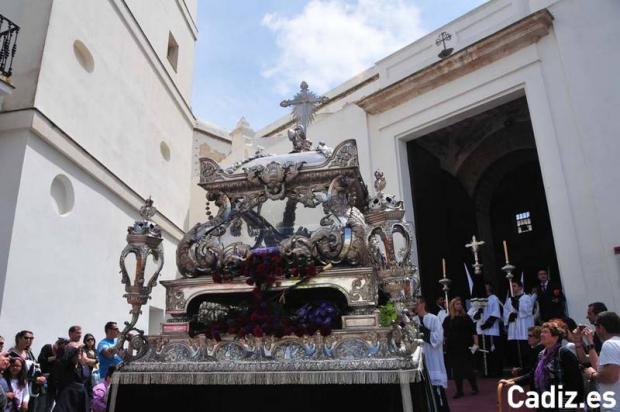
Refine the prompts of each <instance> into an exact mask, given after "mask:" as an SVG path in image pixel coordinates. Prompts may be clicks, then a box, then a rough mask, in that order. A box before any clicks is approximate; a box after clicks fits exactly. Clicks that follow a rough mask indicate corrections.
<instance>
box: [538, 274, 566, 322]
mask: <svg viewBox="0 0 620 412" xmlns="http://www.w3.org/2000/svg"><path fill="white" fill-rule="evenodd" d="M537 277H538V285H537V286H536V299H537V301H538V310H539V316H540V321H541V322H547V321H548V320H550V319H563V318H564V317H566V297H564V293H563V292H562V287H561V286H560V285H559V284H557V283H551V282H550V281H549V274H548V273H547V271H546V270H544V269H541V270H539V271H538V273H537Z"/></svg>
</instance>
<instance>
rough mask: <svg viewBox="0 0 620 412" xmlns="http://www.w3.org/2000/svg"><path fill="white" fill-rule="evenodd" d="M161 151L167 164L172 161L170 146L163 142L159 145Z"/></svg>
mask: <svg viewBox="0 0 620 412" xmlns="http://www.w3.org/2000/svg"><path fill="white" fill-rule="evenodd" d="M159 151H160V152H161V156H162V157H163V158H164V160H165V161H166V162H167V161H169V160H170V146H168V144H167V143H166V142H164V141H162V142H161V143H160V144H159Z"/></svg>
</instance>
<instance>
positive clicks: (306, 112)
mask: <svg viewBox="0 0 620 412" xmlns="http://www.w3.org/2000/svg"><path fill="white" fill-rule="evenodd" d="M299 87H300V89H301V90H300V91H299V93H297V94H296V95H295V97H293V99H291V100H282V102H281V103H280V106H282V107H288V106H293V110H292V115H293V119H294V120H295V121H296V122H297V123H298V124H300V125H302V126H303V127H304V131H305V130H308V125H309V124H310V122H311V121H312V119H313V118H314V111H315V110H316V108H317V106H318V105H320V104H324V103H327V101H328V100H329V99H328V98H327V97H325V96H317V95H316V94H315V93H313V92H311V91H309V90H308V83H306V82H305V81H302V82H301V84H300V85H299Z"/></svg>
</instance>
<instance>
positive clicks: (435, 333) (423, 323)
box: [413, 296, 450, 411]
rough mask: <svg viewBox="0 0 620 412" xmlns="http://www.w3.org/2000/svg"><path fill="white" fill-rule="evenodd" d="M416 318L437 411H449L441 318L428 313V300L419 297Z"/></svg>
mask: <svg viewBox="0 0 620 412" xmlns="http://www.w3.org/2000/svg"><path fill="white" fill-rule="evenodd" d="M415 312H416V316H415V317H414V318H413V320H414V322H415V323H416V324H417V325H418V329H419V331H420V332H421V333H422V339H423V340H424V348H423V353H424V367H425V368H426V369H427V371H428V375H429V378H430V380H431V385H432V387H433V396H434V398H435V405H436V409H435V410H436V411H449V410H450V409H449V407H448V401H447V398H446V391H445V389H446V388H447V387H448V375H447V374H446V365H445V364H444V359H443V326H441V323H439V318H438V317H437V316H436V315H433V314H432V313H428V312H427V311H426V299H424V298H423V297H422V296H418V298H417V300H416V305H415Z"/></svg>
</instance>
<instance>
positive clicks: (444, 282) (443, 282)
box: [439, 258, 452, 311]
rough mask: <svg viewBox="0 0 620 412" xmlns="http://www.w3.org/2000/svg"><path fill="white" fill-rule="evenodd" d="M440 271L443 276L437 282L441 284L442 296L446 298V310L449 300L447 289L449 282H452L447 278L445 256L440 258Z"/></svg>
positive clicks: (448, 288)
mask: <svg viewBox="0 0 620 412" xmlns="http://www.w3.org/2000/svg"><path fill="white" fill-rule="evenodd" d="M441 271H442V273H443V277H442V278H441V279H439V283H440V284H441V286H442V290H443V293H444V297H445V299H446V311H447V308H448V302H450V301H449V300H448V291H449V290H450V282H452V280H451V279H450V278H448V276H447V275H446V259H445V258H442V259H441Z"/></svg>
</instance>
